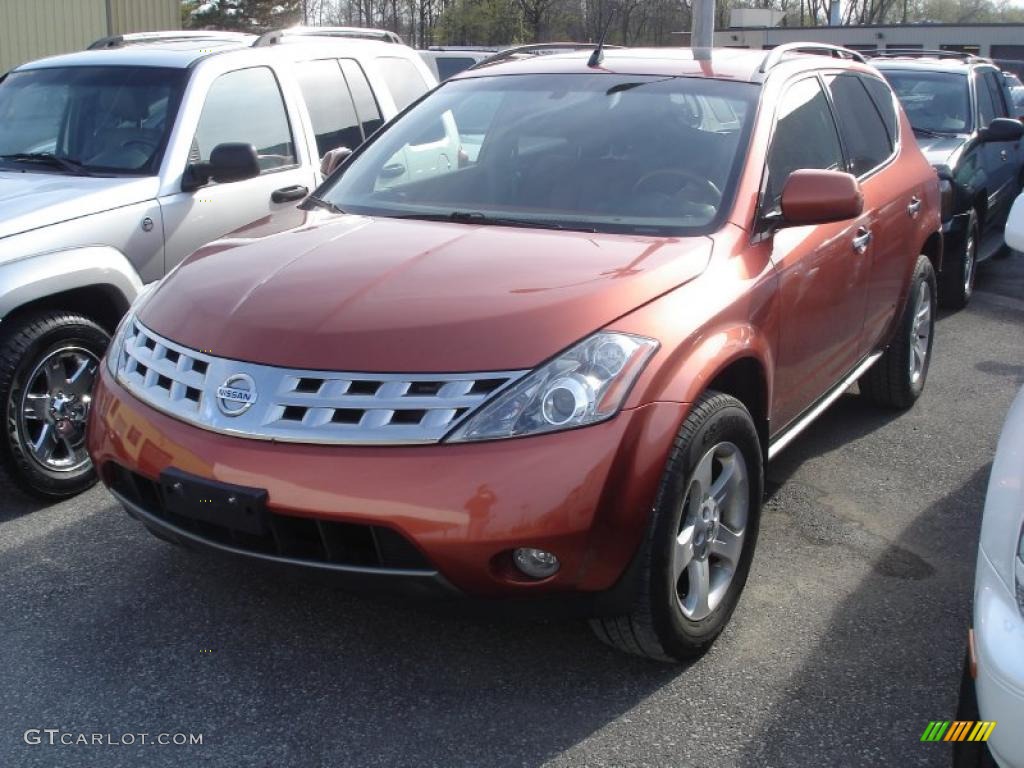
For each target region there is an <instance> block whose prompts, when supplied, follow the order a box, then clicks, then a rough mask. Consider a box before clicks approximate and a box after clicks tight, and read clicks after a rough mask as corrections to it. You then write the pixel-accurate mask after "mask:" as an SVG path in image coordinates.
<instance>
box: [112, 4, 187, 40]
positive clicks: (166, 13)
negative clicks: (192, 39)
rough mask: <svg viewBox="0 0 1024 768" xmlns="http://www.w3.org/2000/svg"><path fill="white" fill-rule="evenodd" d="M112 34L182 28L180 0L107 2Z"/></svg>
mask: <svg viewBox="0 0 1024 768" xmlns="http://www.w3.org/2000/svg"><path fill="white" fill-rule="evenodd" d="M107 2H108V3H109V5H110V29H111V34H114V35H121V34H124V33H126V32H152V31H154V30H158V29H179V28H180V27H181V2H180V1H179V0H107Z"/></svg>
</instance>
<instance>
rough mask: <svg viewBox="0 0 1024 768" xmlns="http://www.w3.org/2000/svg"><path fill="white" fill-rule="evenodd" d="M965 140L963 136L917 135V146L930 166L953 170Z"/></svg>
mask: <svg viewBox="0 0 1024 768" xmlns="http://www.w3.org/2000/svg"><path fill="white" fill-rule="evenodd" d="M966 143H967V139H966V137H964V136H924V135H918V137H917V145H918V146H919V147H920V148H921V151H922V152H924V156H925V158H926V159H927V160H928V162H929V163H931V164H932V165H948V166H949V167H950V168H953V167H954V166H955V165H956V164H957V160H958V157H957V156H958V155H959V154H960V150H962V149H963V147H964V144H966Z"/></svg>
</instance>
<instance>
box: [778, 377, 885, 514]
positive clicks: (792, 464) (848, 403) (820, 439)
mask: <svg viewBox="0 0 1024 768" xmlns="http://www.w3.org/2000/svg"><path fill="white" fill-rule="evenodd" d="M901 415H903V412H902V411H898V410H894V409H891V408H880V407H878V406H876V405H873V404H871V403H869V402H867V401H866V400H864V399H863V398H862V397H861V396H860V394H859V393H857V392H856V391H855V390H851V391H848V392H846V393H845V394H843V395H842V396H841V397H840V398H839V399H838V400H836V402H835V403H833V404H832V405H831V406H830V407H829V408H828V410H826V411H825V412H824V413H823V414H821V416H819V417H818V418H817V419H816V420H815V421H814V423H812V424H811V425H810V426H809V427H808V428H807V430H805V431H804V432H802V433H801V434H800V436H799V437H797V438H796V439H795V440H794V441H793V442H792V443H791V444H790V445H789V446H787V447H786V449H785V450H784V451H783V452H782V453H780V454H779V455H778V456H777V457H776V458H775V459H774V460H772V462H771V463H769V465H768V472H767V475H766V478H765V495H766V499H767V500H770V499H771V498H772V497H773V496H774V495H775V494H776V493H777V492H778V490H779V489H780V488H781V487H782V486H783V485H785V483H786V481H787V480H789V478H790V477H792V476H793V475H794V474H795V473H796V472H797V470H799V469H800V467H801V466H802V465H803V464H804V462H806V461H807V460H808V459H811V458H814V457H820V456H823V455H824V454H827V453H831V452H832V451H835V450H838V449H840V448H846V447H848V446H849V445H850V444H851V443H854V442H855V441H857V440H858V439H860V438H862V437H865V436H866V435H869V434H871V433H872V432H875V431H876V430H879V429H881V428H882V427H884V426H885V425H887V424H889V423H890V422H892V421H894V420H895V419H898V418H899V417H900V416H901Z"/></svg>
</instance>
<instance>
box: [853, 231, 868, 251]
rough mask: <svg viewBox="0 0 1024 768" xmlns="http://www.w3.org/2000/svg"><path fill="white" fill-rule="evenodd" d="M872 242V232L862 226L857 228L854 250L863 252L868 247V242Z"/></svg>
mask: <svg viewBox="0 0 1024 768" xmlns="http://www.w3.org/2000/svg"><path fill="white" fill-rule="evenodd" d="M870 242H871V232H870V231H869V230H867V229H865V228H864V227H860V228H859V229H858V230H857V236H856V237H855V238H853V250H855V251H856V252H857V253H861V254H863V253H864V252H865V251H867V249H868V243H870Z"/></svg>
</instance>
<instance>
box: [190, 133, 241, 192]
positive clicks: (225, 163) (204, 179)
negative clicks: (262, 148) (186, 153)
mask: <svg viewBox="0 0 1024 768" xmlns="http://www.w3.org/2000/svg"><path fill="white" fill-rule="evenodd" d="M259 175H260V161H259V158H258V157H257V155H256V147H254V146H253V145H252V144H243V143H238V142H226V143H224V144H218V145H217V146H215V147H214V148H213V151H212V152H211V153H210V162H208V163H192V164H191V165H189V166H188V168H187V169H186V172H185V179H184V181H183V182H182V185H181V186H182V189H183V190H185V191H186V192H189V191H191V190H194V189H199V187H201V186H203V185H204V184H207V183H209V182H210V181H211V180H213V181H216V182H217V183H218V184H227V183H229V182H232V181H244V180H245V179H252V178H254V177H256V176H259Z"/></svg>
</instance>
